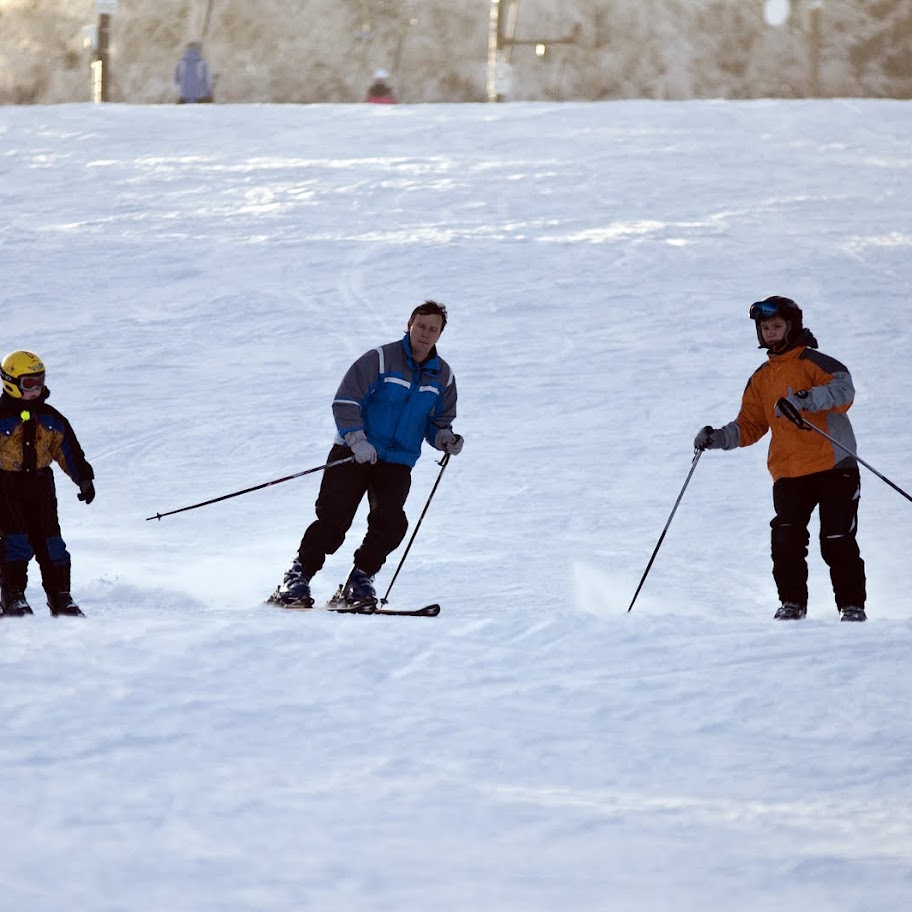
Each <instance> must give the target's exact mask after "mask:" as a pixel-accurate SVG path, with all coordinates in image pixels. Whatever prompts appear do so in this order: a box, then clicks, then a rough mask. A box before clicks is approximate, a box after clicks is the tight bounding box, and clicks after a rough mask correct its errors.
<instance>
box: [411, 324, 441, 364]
mask: <svg viewBox="0 0 912 912" xmlns="http://www.w3.org/2000/svg"><path fill="white" fill-rule="evenodd" d="M402 347H403V348H404V349H405V353H406V354H407V355H408V359H409V361H410V362H411V363H412V364H414V365H415V367H417V368H421V370H426V371H439V370H440V358H438V357H437V346H436V345H435V346H434V347H433V348H432V349H431V351H430V354H428V356H427V358H425V360H424V362H423V363H422V362H420V361H416V360H415V356H414V355H413V354H412V340H411V339H409V334H408V333H406V334H405V335H404V336H403V337H402Z"/></svg>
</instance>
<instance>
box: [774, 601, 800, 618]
mask: <svg viewBox="0 0 912 912" xmlns="http://www.w3.org/2000/svg"><path fill="white" fill-rule="evenodd" d="M807 613H808V610H807V605H801V604H799V603H798V602H783V603H782V604H781V605H780V606H779V610H778V611H777V612H776V613H775V614H774V615H773V618H774V620H777V621H800V620H801V619H802V618H803V617H805V616H806V615H807Z"/></svg>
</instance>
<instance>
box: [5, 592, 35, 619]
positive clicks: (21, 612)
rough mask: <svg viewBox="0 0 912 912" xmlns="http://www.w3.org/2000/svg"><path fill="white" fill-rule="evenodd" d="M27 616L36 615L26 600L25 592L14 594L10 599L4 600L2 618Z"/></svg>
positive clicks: (11, 594)
mask: <svg viewBox="0 0 912 912" xmlns="http://www.w3.org/2000/svg"><path fill="white" fill-rule="evenodd" d="M27 614H34V612H33V611H32V606H31V605H29V603H28V601H27V600H26V598H25V593H24V592H12V593H10V596H9V598H8V599H4V601H3V606H2V610H0V616H2V617H25V615H27Z"/></svg>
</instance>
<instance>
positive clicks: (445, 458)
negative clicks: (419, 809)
mask: <svg viewBox="0 0 912 912" xmlns="http://www.w3.org/2000/svg"><path fill="white" fill-rule="evenodd" d="M449 461H450V454H449V453H444V454H443V459H441V460H440V462H439V463H438V465H439V466H440V472H439V473H438V475H437V481H435V482H434V487H433V488H431V493H430V496H429V497H428V499H427V503H426V504H425V505H424V509H423V510H422V511H421V516H419V517H418V522H417V523H416V524H415V531H414V532H412V537H411V538H410V539H409V542H408V544H407V545H406V546H405V553H404V554H403V555H402V560H400V561H399V566H398V567H396V572H395V573H394V574H393V579H392V581H391V582H390V584H389V588H388V589H387V590H386V595H384V596H383V598H382V599H380V604H381V605H385V604H386V603H387V602H388V601H389V594H390V592H391V591H392V588H393V583H395V582H396V577H397V576H399V571H400V570H401V569H402V565H403V564H404V563H405V559H406V558H407V557H408V553H409V550H410V549H411V547H412V542H414V541H415V536H416V535H417V534H418V530H419V529H420V528H421V523H422V521H423V520H424V514H425V513H427V511H428V507H429V506H430V505H431V501H432V500H433V499H434V494H435V493H436V492H437V486H438V485H439V484H440V479H441V478H443V471H444V469H445V468H446V467H447V463H448V462H449Z"/></svg>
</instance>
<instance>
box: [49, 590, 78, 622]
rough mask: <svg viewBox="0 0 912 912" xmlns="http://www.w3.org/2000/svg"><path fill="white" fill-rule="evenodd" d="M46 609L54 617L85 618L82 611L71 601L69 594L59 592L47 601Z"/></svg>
mask: <svg viewBox="0 0 912 912" xmlns="http://www.w3.org/2000/svg"><path fill="white" fill-rule="evenodd" d="M48 608H50V609H51V614H53V615H54V617H85V615H84V614H83V613H82V609H81V608H80V607H79V605H77V604H76V602H74V601H73V596H72V595H70V593H69V592H59V593H58V594H57V595H55V596H54V597H53V598H50V599H48Z"/></svg>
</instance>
